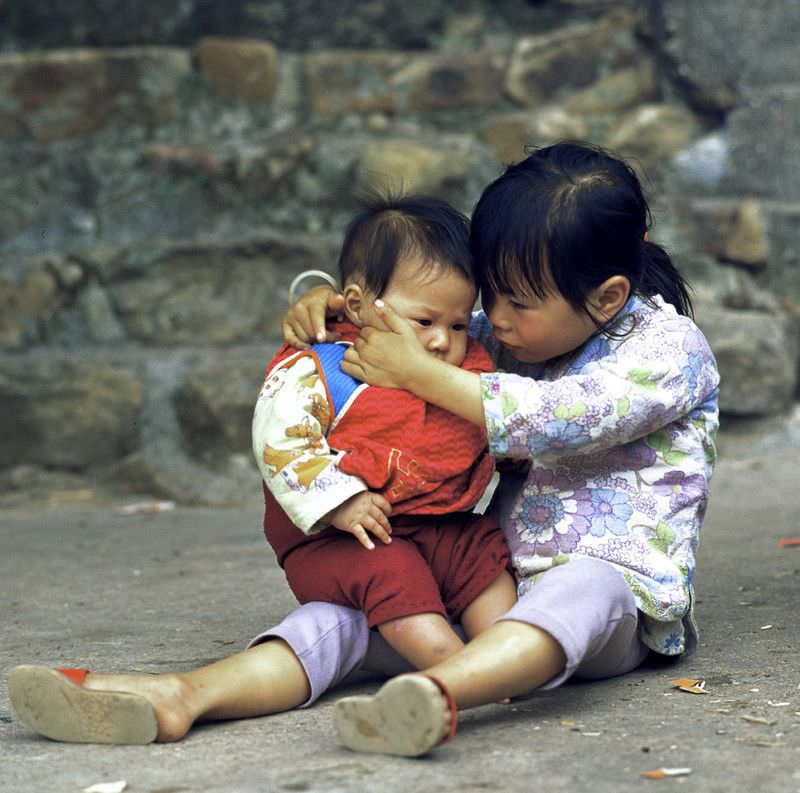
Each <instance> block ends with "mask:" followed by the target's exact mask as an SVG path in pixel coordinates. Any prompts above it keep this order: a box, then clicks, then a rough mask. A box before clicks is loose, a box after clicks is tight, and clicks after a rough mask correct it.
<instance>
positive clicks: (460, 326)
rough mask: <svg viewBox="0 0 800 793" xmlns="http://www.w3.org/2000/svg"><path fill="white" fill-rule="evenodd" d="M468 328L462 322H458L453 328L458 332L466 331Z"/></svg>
mask: <svg viewBox="0 0 800 793" xmlns="http://www.w3.org/2000/svg"><path fill="white" fill-rule="evenodd" d="M466 329H467V326H466V325H464V324H463V323H461V322H457V323H456V324H455V325H453V330H454V331H456V332H457V333H461V332H462V331H464V330H466Z"/></svg>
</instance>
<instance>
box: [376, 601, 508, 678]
mask: <svg viewBox="0 0 800 793" xmlns="http://www.w3.org/2000/svg"><path fill="white" fill-rule="evenodd" d="M507 610H508V609H506V611H507ZM378 631H379V632H380V634H381V636H383V638H384V639H386V641H387V642H388V643H389V644H390V645H391V646H392V648H393V649H394V650H396V651H397V652H398V653H400V655H402V656H403V658H405V659H406V660H407V661H408V662H409V663H411V664H413V665H414V666H416V667H417V669H425V667H427V666H432V665H433V664H437V663H439V662H440V661H443V660H444V659H445V658H449V657H450V656H451V655H453V654H454V653H457V652H458V651H459V650H460V649H461V648H462V647H463V646H464V642H462V641H461V639H460V638H459V636H458V634H457V633H456V632H455V631H454V630H453V628H452V627H451V626H450V623H449V622H448V621H447V620H446V619H445V618H444V617H443V616H442V615H441V614H434V613H425V614H413V615H411V616H410V617H398V618H397V619H393V620H389V621H388V622H384V623H382V624H380V625H378Z"/></svg>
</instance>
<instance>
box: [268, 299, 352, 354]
mask: <svg viewBox="0 0 800 793" xmlns="http://www.w3.org/2000/svg"><path fill="white" fill-rule="evenodd" d="M342 311H344V297H343V296H342V295H341V294H340V293H339V292H337V291H336V290H335V289H333V288H332V287H330V286H316V287H314V288H313V289H309V290H308V292H306V293H305V294H304V295H303V296H302V297H301V298H300V299H299V300H298V301H297V302H296V303H292V304H291V305H290V306H289V308H288V309H286V313H285V314H284V315H283V319H282V320H281V333H282V334H283V340H284V341H285V342H286V343H287V344H291V345H292V347H297V349H299V350H307V349H308V348H309V346H310V345H311V344H313V343H314V342H317V341H319V342H324V341H338V340H339V334H338V333H331V332H330V331H328V330H327V329H326V328H325V319H326V317H335V316H338V315H339V314H341V313H342Z"/></svg>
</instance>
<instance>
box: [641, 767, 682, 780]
mask: <svg viewBox="0 0 800 793" xmlns="http://www.w3.org/2000/svg"><path fill="white" fill-rule="evenodd" d="M691 773H692V769H691V768H655V769H653V770H652V771H642V776H643V777H645V778H646V779H666V778H667V777H671V776H688V775H689V774H691Z"/></svg>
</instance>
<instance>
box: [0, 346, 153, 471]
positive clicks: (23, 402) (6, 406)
mask: <svg viewBox="0 0 800 793" xmlns="http://www.w3.org/2000/svg"><path fill="white" fill-rule="evenodd" d="M143 400H144V387H143V385H142V383H141V382H140V381H138V380H136V379H135V378H133V377H131V376H130V375H128V374H126V373H124V372H122V371H120V370H118V369H115V368H113V367H110V366H107V365H105V364H101V363H91V362H86V361H80V360H78V359H76V358H61V359H57V360H50V359H42V358H39V359H21V358H20V359H16V358H15V359H4V360H2V362H0V468H2V467H9V466H12V465H13V466H16V465H19V464H21V463H32V464H35V465H41V466H43V467H46V468H65V469H68V470H86V469H90V468H98V467H102V466H104V465H107V464H109V463H111V462H113V461H115V460H118V459H120V458H121V457H123V456H124V455H125V454H127V453H129V452H130V451H131V450H132V449H133V448H134V447H135V446H136V444H137V442H138V426H137V425H138V420H139V411H140V410H141V407H142V404H143Z"/></svg>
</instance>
